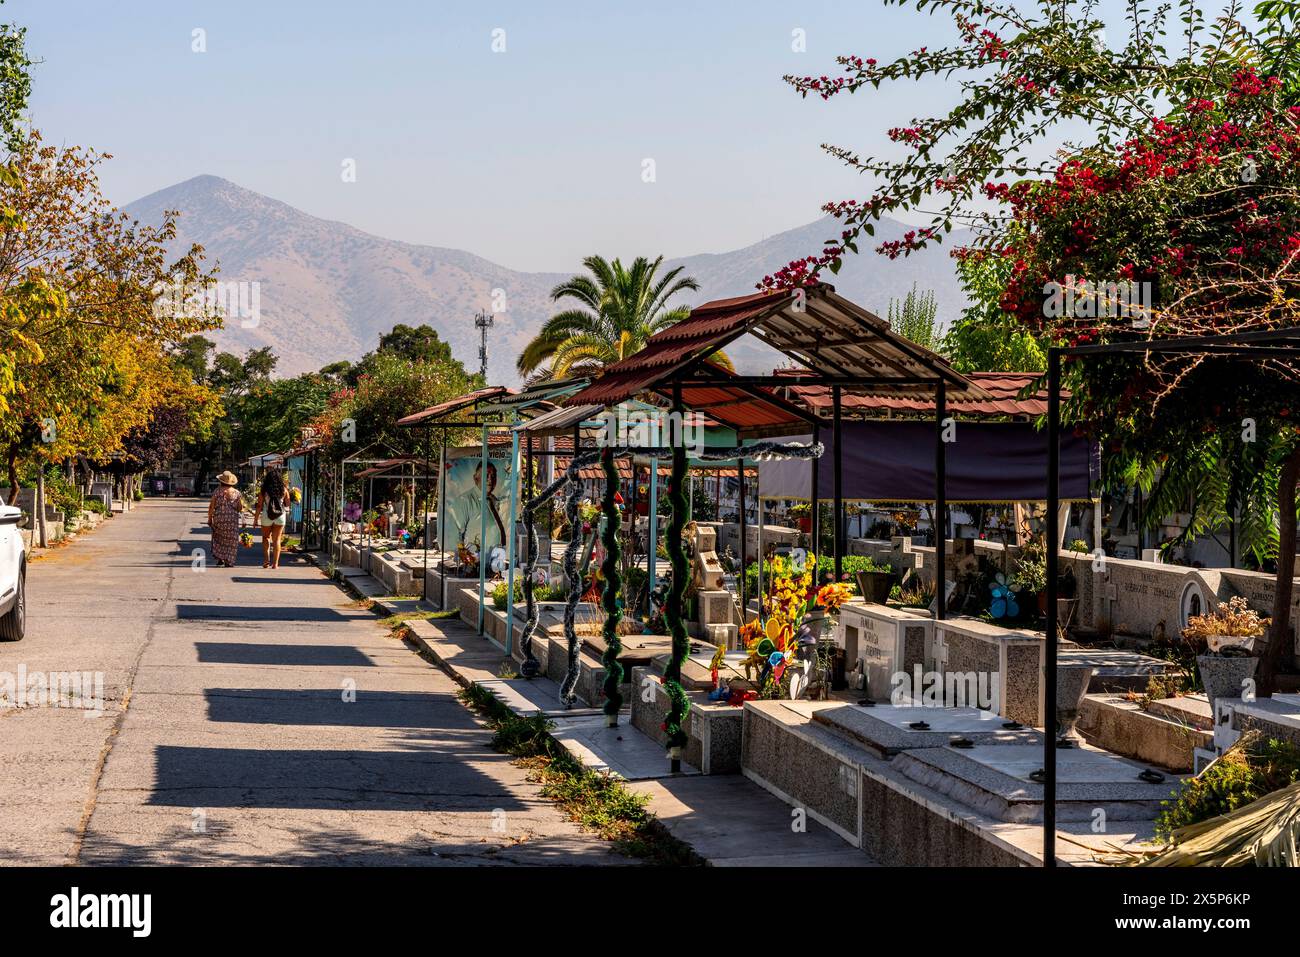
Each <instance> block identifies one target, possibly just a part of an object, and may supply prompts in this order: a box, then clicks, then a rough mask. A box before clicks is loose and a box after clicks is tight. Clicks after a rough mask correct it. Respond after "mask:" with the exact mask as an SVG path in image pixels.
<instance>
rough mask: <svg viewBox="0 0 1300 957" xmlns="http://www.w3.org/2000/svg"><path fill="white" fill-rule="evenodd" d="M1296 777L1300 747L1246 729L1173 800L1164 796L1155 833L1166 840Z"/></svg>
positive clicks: (1191, 779)
mask: <svg viewBox="0 0 1300 957" xmlns="http://www.w3.org/2000/svg"><path fill="white" fill-rule="evenodd" d="M1297 781H1300V748H1298V747H1296V746H1295V745H1294V744H1291V743H1289V742H1287V741H1278V740H1276V739H1272V738H1267V737H1265V736H1264V734H1263V733H1261V732H1259V731H1249V732H1247V733H1246V734H1244V735H1242V737H1241V739H1240V740H1239V741H1238V742H1237V743H1236V744H1235V745H1233V746H1232V747H1231V748H1230V749H1229V750H1228V751H1227V752H1226V753H1225V754H1224V755H1223V757H1221V758H1219V760H1218V761H1216V762H1215V763H1214V766H1213V767H1211V768H1209V769H1208V770H1207V771H1205V772H1204V773H1203V774H1202V775H1201V776H1200V777H1198V778H1188V779H1187V780H1186V781H1184V782H1183V784H1182V787H1181V788H1179V790H1178V791H1177V792H1175V794H1174V796H1173V800H1170V801H1164V802H1162V804H1163V807H1164V810H1163V811H1161V812H1160V815H1159V816H1158V817H1157V818H1156V836H1157V837H1158V838H1160V839H1161V840H1162V841H1168V840H1169V839H1170V834H1171V832H1172V831H1174V830H1175V829H1177V828H1180V827H1185V826H1186V825H1188V824H1196V823H1198V822H1200V821H1206V820H1209V819H1210V818H1212V817H1217V816H1218V815H1220V814H1227V813H1228V812H1229V811H1235V810H1236V809H1237V808H1239V807H1244V806H1245V805H1247V804H1250V803H1251V802H1252V801H1257V800H1259V799H1260V798H1262V797H1263V796H1264V795H1266V794H1271V793H1272V792H1274V791H1277V790H1279V789H1280V788H1284V787H1286V786H1287V785H1290V784H1295V783H1296V782H1297Z"/></svg>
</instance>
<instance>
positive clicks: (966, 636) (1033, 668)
mask: <svg viewBox="0 0 1300 957" xmlns="http://www.w3.org/2000/svg"><path fill="white" fill-rule="evenodd" d="M1045 645H1046V640H1045V636H1044V635H1043V634H1041V633H1039V632H1035V631H1029V630H1026V629H1021V628H1004V627H1001V626H1000V625H995V624H992V623H990V622H986V621H980V620H979V619H975V618H949V619H945V620H944V621H936V622H935V623H934V640H933V642H931V647H932V649H933V658H932V660H930V661H928V662H927V664H928V665H929V670H931V671H934V672H938V673H941V674H943V675H944V677H945V681H946V679H947V676H948V675H949V674H950V673H952V674H954V675H962V676H967V677H968V678H970V679H972V681H973V684H974V687H975V688H976V689H977V691H978V692H979V693H980V694H983V693H985V692H987V693H988V694H989V695H990V696H991V697H992V698H993V700H992V701H988V702H979V703H985V704H987V705H989V706H990V707H991V708H992V710H994V711H996V712H997V713H998V714H1001V715H1005V716H1006V717H1007V718H1010V719H1011V720H1013V721H1019V722H1020V723H1021V724H1027V725H1036V726H1041V725H1042V724H1043V723H1044V722H1043V688H1042V682H1041V680H1040V679H1041V677H1042V672H1043V657H1044V649H1045ZM915 696H916V693H915V691H913V697H915ZM968 700H969V699H968Z"/></svg>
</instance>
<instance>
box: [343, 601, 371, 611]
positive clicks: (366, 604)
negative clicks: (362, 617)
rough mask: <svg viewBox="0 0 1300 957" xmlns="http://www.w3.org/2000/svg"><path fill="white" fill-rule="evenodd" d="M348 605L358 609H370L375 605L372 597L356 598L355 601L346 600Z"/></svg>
mask: <svg viewBox="0 0 1300 957" xmlns="http://www.w3.org/2000/svg"><path fill="white" fill-rule="evenodd" d="M348 607H349V608H355V609H357V610H358V611H370V609H372V608H374V607H375V600H374V599H373V598H358V599H357V600H356V601H350V602H348Z"/></svg>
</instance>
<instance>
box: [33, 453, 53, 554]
mask: <svg viewBox="0 0 1300 957" xmlns="http://www.w3.org/2000/svg"><path fill="white" fill-rule="evenodd" d="M36 528H37V531H38V537H37V541H38V542H39V543H40V546H41V548H49V547H50V533H49V529H48V527H47V526H46V524H45V466H44V465H42V466H41V467H40V468H39V469H37V471H36Z"/></svg>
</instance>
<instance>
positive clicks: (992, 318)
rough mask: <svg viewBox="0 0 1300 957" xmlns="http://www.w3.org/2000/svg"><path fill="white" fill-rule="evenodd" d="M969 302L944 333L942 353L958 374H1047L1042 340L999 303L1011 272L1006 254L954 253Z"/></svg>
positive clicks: (974, 251) (1045, 354)
mask: <svg viewBox="0 0 1300 957" xmlns="http://www.w3.org/2000/svg"><path fill="white" fill-rule="evenodd" d="M955 261H956V264H957V276H958V278H959V279H960V280H961V284H962V289H963V290H964V291H965V292H966V295H967V297H968V300H969V302H970V305H968V306H967V307H966V308H965V309H963V310H962V314H961V317H960V318H959V319H958V320H957V321H956V322H954V323H953V324H952V326H951V327H950V328H949V329H948V332H947V333H946V334H945V335H944V337H943V342H942V347H941V349H940V350H939V351H941V352H942V353H943V354H944V355H945V356H946V357H947V358H948V360H949V361H950V362H951V363H952V366H953V368H954V369H956V370H957V371H958V372H962V373H967V372H1044V371H1046V369H1047V353H1046V352H1045V351H1044V349H1043V343H1041V342H1040V341H1039V339H1038V338H1037V337H1036V336H1035V335H1034V334H1033V333H1031V332H1027V331H1026V330H1025V329H1023V328H1022V327H1020V326H1019V325H1018V324H1017V323H1016V321H1015V319H1014V318H1013V317H1012V316H1010V315H1008V314H1007V313H1006V312H1004V311H1003V310H1002V307H1001V306H1000V305H999V304H998V301H999V299H1000V298H1001V296H1002V290H1003V289H1005V288H1006V284H1007V280H1008V279H1009V278H1010V274H1011V263H1010V262H1008V261H1007V260H1006V259H1004V258H1003V257H1001V256H992V255H984V254H982V252H981V251H978V250H971V251H969V252H967V253H965V254H962V255H958V256H957V257H955Z"/></svg>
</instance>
